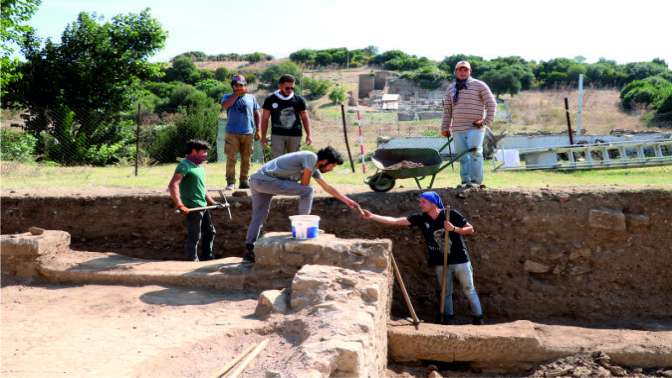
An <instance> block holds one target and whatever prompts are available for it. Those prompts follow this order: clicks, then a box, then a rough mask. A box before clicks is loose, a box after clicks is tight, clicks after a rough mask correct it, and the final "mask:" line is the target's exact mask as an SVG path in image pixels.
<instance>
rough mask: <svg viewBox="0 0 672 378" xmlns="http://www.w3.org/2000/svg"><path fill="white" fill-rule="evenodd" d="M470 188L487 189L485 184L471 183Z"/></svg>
mask: <svg viewBox="0 0 672 378" xmlns="http://www.w3.org/2000/svg"><path fill="white" fill-rule="evenodd" d="M469 187H470V188H474V189H485V184H481V183H478V182H471V183H469Z"/></svg>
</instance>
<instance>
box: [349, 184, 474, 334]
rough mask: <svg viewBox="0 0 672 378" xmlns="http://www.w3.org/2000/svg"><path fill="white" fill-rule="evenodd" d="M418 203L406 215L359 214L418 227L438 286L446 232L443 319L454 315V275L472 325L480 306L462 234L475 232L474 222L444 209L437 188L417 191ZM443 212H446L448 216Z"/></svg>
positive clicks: (452, 210)
mask: <svg viewBox="0 0 672 378" xmlns="http://www.w3.org/2000/svg"><path fill="white" fill-rule="evenodd" d="M418 206H419V208H420V212H419V213H416V214H412V215H410V216H408V217H398V218H396V217H388V216H383V215H378V214H374V213H372V212H370V211H369V210H363V211H362V213H363V214H362V218H363V219H366V220H372V221H375V222H378V223H382V224H387V225H392V226H414V227H417V228H418V229H419V230H420V232H421V233H422V235H423V236H424V238H425V242H426V244H427V262H428V264H429V266H430V267H431V268H433V269H434V271H435V273H436V278H437V282H438V285H439V287H441V274H442V273H443V244H444V242H443V239H444V235H445V232H448V237H449V238H450V253H449V255H448V269H447V272H446V274H447V277H446V278H447V280H446V281H447V285H446V297H445V302H444V303H445V307H444V314H445V316H444V323H446V324H447V323H450V322H452V319H453V317H454V316H455V313H454V311H453V301H452V295H453V277H455V278H457V281H458V282H459V283H460V285H461V287H462V291H463V292H464V294H465V295H466V297H467V299H468V300H469V303H470V305H471V311H472V315H473V318H472V320H473V321H472V323H473V324H474V325H480V324H483V310H482V308H481V302H480V300H479V298H478V293H477V292H476V288H475V287H474V273H473V269H472V266H471V261H470V260H469V250H468V249H467V245H466V244H465V242H464V236H466V235H472V234H473V233H474V226H472V225H471V224H470V223H469V222H467V220H466V219H465V218H464V216H463V215H462V214H460V212H458V211H457V210H454V209H446V208H445V206H444V205H443V201H441V197H440V196H439V195H438V194H437V193H436V192H433V191H428V192H424V193H422V194H420V198H419V200H418ZM446 213H447V214H448V218H447V219H446ZM439 292H440V290H439Z"/></svg>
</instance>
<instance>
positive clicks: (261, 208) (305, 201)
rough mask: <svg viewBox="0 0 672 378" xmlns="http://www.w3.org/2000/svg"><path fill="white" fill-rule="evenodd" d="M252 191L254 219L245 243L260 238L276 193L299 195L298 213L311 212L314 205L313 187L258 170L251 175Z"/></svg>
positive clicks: (250, 242)
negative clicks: (271, 175) (267, 174)
mask: <svg viewBox="0 0 672 378" xmlns="http://www.w3.org/2000/svg"><path fill="white" fill-rule="evenodd" d="M250 192H251V193H252V219H251V220H250V225H249V227H248V228H247V237H246V238H245V244H253V243H254V242H255V241H256V240H257V238H259V234H260V233H261V229H262V228H263V226H264V223H265V222H266V218H268V212H269V210H270V209H271V200H272V199H273V196H274V195H276V194H281V195H285V196H299V212H298V215H306V214H310V211H311V209H312V207H313V187H312V186H310V185H301V184H300V183H298V182H296V181H290V180H282V179H279V178H275V177H270V176H266V175H264V174H262V173H258V172H257V173H255V174H253V175H252V177H250Z"/></svg>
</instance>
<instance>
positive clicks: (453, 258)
mask: <svg viewBox="0 0 672 378" xmlns="http://www.w3.org/2000/svg"><path fill="white" fill-rule="evenodd" d="M445 214H446V213H445V210H441V212H440V213H439V216H438V217H436V219H432V217H430V216H429V215H427V214H425V213H418V214H413V215H411V216H409V217H408V218H407V219H408V221H409V222H410V223H411V225H412V226H416V227H418V228H419V229H420V231H421V232H422V236H424V237H425V241H426V242H427V262H428V263H429V265H430V266H436V265H443V243H444V241H443V235H444V231H445V229H444V228H443V222H444V221H445V219H446V215H445ZM450 223H452V224H453V226H455V227H464V226H465V225H466V224H467V220H466V219H465V218H464V217H463V216H462V214H460V213H459V212H458V211H457V210H450ZM448 236H449V237H450V254H449V255H448V264H464V263H466V262H469V251H468V250H467V245H466V244H465V243H464V238H463V237H462V235H460V234H458V233H455V232H449V233H448Z"/></svg>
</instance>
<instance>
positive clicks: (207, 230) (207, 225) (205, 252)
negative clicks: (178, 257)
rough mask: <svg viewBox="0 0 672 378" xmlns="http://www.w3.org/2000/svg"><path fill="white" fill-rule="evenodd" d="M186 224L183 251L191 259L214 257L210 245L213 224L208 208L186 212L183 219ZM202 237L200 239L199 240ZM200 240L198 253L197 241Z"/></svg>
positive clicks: (213, 238) (213, 233)
mask: <svg viewBox="0 0 672 378" xmlns="http://www.w3.org/2000/svg"><path fill="white" fill-rule="evenodd" d="M184 223H185V225H186V226H187V241H186V243H185V244H184V252H185V254H186V256H187V259H189V260H191V261H205V260H212V259H214V258H215V257H214V255H213V254H212V245H213V243H214V241H215V226H214V225H213V224H212V216H211V215H210V211H209V210H202V211H194V212H190V213H189V214H187V217H186V218H185V220H184ZM201 238H202V240H201ZM199 240H200V241H201V254H198V242H199Z"/></svg>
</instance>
